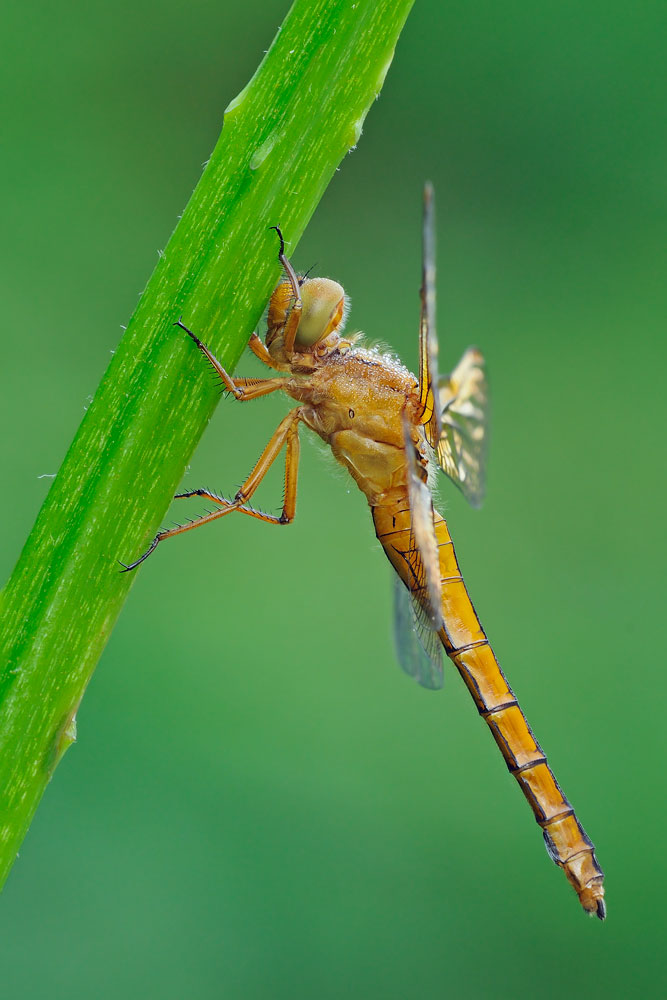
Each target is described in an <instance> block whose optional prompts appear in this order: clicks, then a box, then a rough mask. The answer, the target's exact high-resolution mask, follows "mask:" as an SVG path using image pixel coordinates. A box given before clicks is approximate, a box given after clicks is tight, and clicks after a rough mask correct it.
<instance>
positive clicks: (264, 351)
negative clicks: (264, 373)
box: [248, 333, 284, 371]
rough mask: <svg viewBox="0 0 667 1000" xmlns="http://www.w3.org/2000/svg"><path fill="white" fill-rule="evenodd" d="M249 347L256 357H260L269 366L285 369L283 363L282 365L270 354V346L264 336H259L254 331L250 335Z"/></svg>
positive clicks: (279, 369)
mask: <svg viewBox="0 0 667 1000" xmlns="http://www.w3.org/2000/svg"><path fill="white" fill-rule="evenodd" d="M248 347H249V348H250V350H251V351H252V353H253V354H254V355H255V357H256V358H259V360H260V361H261V362H263V364H265V365H268V366H269V368H275V369H276V370H277V371H283V370H284V367H283V366H282V365H280V364H279V363H278V362H277V361H274V359H273V358H272V357H271V355H270V354H269V349H268V347H267V346H266V344H265V343H264V342H263V340H262V338H261V337H258V336H257V334H256V333H252V334H251V335H250V340H249V341H248Z"/></svg>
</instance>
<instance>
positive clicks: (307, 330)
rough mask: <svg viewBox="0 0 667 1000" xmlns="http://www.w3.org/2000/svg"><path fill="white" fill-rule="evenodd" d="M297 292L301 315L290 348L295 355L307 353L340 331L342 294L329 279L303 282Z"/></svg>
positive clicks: (342, 306)
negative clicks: (292, 347)
mask: <svg viewBox="0 0 667 1000" xmlns="http://www.w3.org/2000/svg"><path fill="white" fill-rule="evenodd" d="M300 292H301V302H302V305H303V311H302V313H301V320H300V322H299V327H298V329H297V332H296V339H295V341H294V347H295V349H296V350H297V351H303V350H304V349H305V350H306V351H308V350H310V349H311V348H312V347H314V346H315V344H318V343H319V342H320V341H321V340H324V339H325V338H326V337H328V336H329V334H331V333H334V332H340V331H342V327H343V323H344V321H345V313H346V308H345V306H346V299H345V291H344V289H343V286H342V285H339V284H338V282H337V281H332V279H331V278H307V279H306V280H305V281H304V282H303V284H302V285H301V289H300Z"/></svg>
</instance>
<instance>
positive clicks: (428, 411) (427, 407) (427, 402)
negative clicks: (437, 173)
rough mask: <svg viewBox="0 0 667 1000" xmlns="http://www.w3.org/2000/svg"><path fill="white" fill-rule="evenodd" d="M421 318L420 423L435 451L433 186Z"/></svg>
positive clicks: (427, 197) (428, 196)
mask: <svg viewBox="0 0 667 1000" xmlns="http://www.w3.org/2000/svg"><path fill="white" fill-rule="evenodd" d="M420 294H421V316H420V320H419V406H420V417H419V422H420V423H421V424H423V425H424V430H425V432H426V439H427V441H428V443H429V444H430V445H431V446H432V447H433V448H435V447H436V446H437V443H438V441H439V440H440V436H441V423H440V420H441V409H442V408H441V405H440V403H439V400H438V337H437V333H436V329H435V209H434V201H433V187H432V185H431V184H426V185H425V187H424V221H423V228H422V284H421V292H420Z"/></svg>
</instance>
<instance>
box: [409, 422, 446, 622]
mask: <svg viewBox="0 0 667 1000" xmlns="http://www.w3.org/2000/svg"><path fill="white" fill-rule="evenodd" d="M403 436H404V439H405V464H406V474H407V485H408V501H409V504H410V544H409V548H408V551H407V552H405V553H403V557H404V559H405V561H406V562H407V564H408V566H409V568H410V586H409V590H410V592H411V593H412V595H413V597H414V598H415V599H416V600H417V601H418V602H419V604H420V605H421V607H422V608H423V609H424V613H425V615H426V617H427V620H428V621H429V622H430V624H431V628H432V629H433V630H434V631H435V632H437V631H438V629H440V628H442V584H441V581H440V559H439V556H438V540H437V538H436V535H435V526H434V523H433V501H432V499H431V493H430V490H429V488H428V486H427V483H426V478H427V471H426V467H425V459H424V458H423V457H422V456H421V455H420V453H419V452H418V450H417V447H416V445H415V442H414V441H413V438H412V433H411V430H410V424H409V422H408V419H407V417H406V416H405V415H404V416H403ZM418 456H419V461H418Z"/></svg>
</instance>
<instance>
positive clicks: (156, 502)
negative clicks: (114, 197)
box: [0, 0, 413, 884]
mask: <svg viewBox="0 0 667 1000" xmlns="http://www.w3.org/2000/svg"><path fill="white" fill-rule="evenodd" d="M412 3H413V0H355V2H352V0H296V2H295V3H294V6H293V7H292V9H291V10H290V12H289V13H288V15H287V17H286V19H285V21H284V23H283V25H282V27H281V30H280V31H279V32H278V34H277V36H276V38H275V40H274V42H273V45H272V46H271V48H270V50H269V52H268V53H267V55H266V57H265V58H264V60H263V61H262V63H261V65H260V67H259V68H258V70H257V72H256V73H255V75H254V77H253V78H252V80H251V81H250V82H249V84H248V85H247V86H246V87H245V88H244V90H243V91H242V92H241V93H240V94H239V95H238V96H237V97H236V99H235V100H233V101H232V102H231V104H230V105H229V106H228V108H227V110H226V112H225V115H224V129H223V132H222V134H221V136H220V139H219V140H218V142H217V144H216V147H215V149H214V151H213V154H212V156H211V159H210V161H209V163H208V165H207V167H206V169H205V171H204V173H203V175H202V177H201V179H200V181H199V184H198V185H197V187H196V189H195V191H194V194H193V195H192V198H191V200H190V202H189V204H188V206H187V208H186V210H185V212H184V214H183V217H182V219H181V221H180V222H179V224H178V226H177V227H176V229H175V231H174V233H173V235H172V237H171V239H170V241H169V244H168V246H167V247H166V250H165V252H164V254H163V255H162V257H161V259H160V261H159V263H158V266H157V268H156V270H155V272H154V273H153V275H152V277H151V279H150V281H149V283H148V285H147V287H146V290H145V292H144V294H143V296H142V298H141V300H140V302H139V305H138V307H137V310H136V312H135V313H134V315H133V316H132V319H131V321H130V323H129V325H128V328H127V331H126V333H125V335H124V337H123V339H122V341H121V343H120V345H119V347H118V350H117V351H116V353H115V355H114V358H113V360H112V362H111V364H110V366H109V368H108V370H107V372H106V373H105V375H104V376H103V378H102V381H101V383H100V386H99V388H98V390H97V393H96V395H95V399H94V401H93V403H92V405H91V406H90V408H89V409H88V412H87V413H86V416H85V418H84V420H83V422H82V424H81V427H80V428H79V431H78V433H77V435H76V437H75V439H74V441H73V443H72V445H71V447H70V449H69V451H68V453H67V456H66V458H65V460H64V462H63V465H62V468H61V470H60V472H59V474H58V476H57V478H56V480H55V481H54V483H53V485H52V487H51V490H50V492H49V494H48V497H47V498H46V501H45V503H44V506H43V507H42V510H41V511H40V513H39V516H38V518H37V521H36V523H35V526H34V528H33V530H32V532H31V534H30V536H29V538H28V540H27V542H26V545H25V547H24V549H23V552H22V554H21V557H20V559H19V562H18V564H17V566H16V568H15V570H14V572H13V574H12V576H11V578H10V580H9V582H8V583H7V586H6V587H5V589H4V591H3V592H2V595H1V596H0V643H1V644H2V648H1V649H0V884H1V883H2V882H3V881H4V879H5V878H6V876H7V873H8V872H9V869H10V867H11V865H12V863H13V860H14V857H15V856H16V852H17V850H18V847H19V845H20V843H21V841H22V839H23V837H24V835H25V832H26V830H27V828H28V825H29V823H30V820H31V818H32V816H33V813H34V811H35V809H36V807H37V804H38V802H39V800H40V798H41V796H42V793H43V791H44V789H45V787H46V784H47V783H48V781H49V778H50V777H51V774H52V773H53V770H54V768H55V766H56V764H57V763H58V761H59V760H60V758H61V756H62V754H63V753H64V751H65V750H66V749H67V747H68V746H69V745H70V744H71V742H72V741H73V739H74V716H75V713H76V710H77V708H78V705H79V703H80V701H81V698H82V696H83V692H84V690H85V687H86V685H87V683H88V681H89V679H90V676H91V674H92V671H93V669H94V667H95V664H96V663H97V660H98V658H99V656H100V654H101V652H102V650H103V648H104V645H105V643H106V641H107V639H108V638H109V635H110V633H111V630H112V628H113V625H114V623H115V621H116V618H117V617H118V614H119V612H120V610H121V608H122V605H123V602H124V600H125V598H126V596H127V594H128V591H129V588H130V586H131V584H132V579H133V574H121V573H119V572H118V564H117V561H116V560H117V559H118V558H123V557H124V558H128V557H129V556H131V555H132V554H133V553H135V552H141V551H142V548H145V547H146V544H147V542H148V540H149V539H150V538H152V537H153V536H154V534H155V532H156V529H157V527H158V526H159V523H160V521H161V519H162V517H163V516H164V514H165V511H166V509H167V507H168V505H169V502H170V500H171V497H172V495H173V494H174V492H175V490H176V487H177V485H178V483H179V481H180V480H181V478H182V476H183V473H184V470H185V467H186V465H187V463H188V461H189V459H190V456H191V455H192V452H193V451H194V448H195V446H196V444H197V442H198V440H199V438H200V436H201V434H202V433H203V430H204V428H205V426H206V424H207V422H208V420H209V418H210V416H211V413H212V411H213V409H214V406H215V403H216V401H217V392H216V391H215V390H214V389H213V388H211V387H210V386H209V384H208V381H207V380H206V379H202V378H201V367H200V365H199V364H198V360H199V359H198V358H197V357H193V352H192V351H191V350H190V347H191V345H190V344H189V343H188V342H187V339H186V338H183V337H182V336H180V335H175V331H174V330H173V328H172V324H173V323H174V321H175V320H177V319H178V317H179V316H181V315H182V316H183V319H184V322H186V323H187V324H188V326H192V327H193V329H196V330H197V332H198V333H199V335H200V336H201V337H202V339H203V340H204V341H205V342H206V343H207V344H209V345H210V347H211V349H212V350H213V351H214V352H215V354H216V356H217V357H218V358H219V360H220V363H221V364H222V365H223V366H224V367H225V368H226V369H227V370H229V371H233V369H234V367H235V365H236V363H237V361H238V359H239V357H240V355H241V352H242V350H243V348H244V346H245V344H247V342H248V338H249V336H250V333H251V331H252V330H253V329H254V326H255V325H256V323H257V321H258V320H259V317H260V314H261V311H262V309H263V307H264V305H265V303H266V301H267V299H268V296H269V293H270V291H271V288H272V286H273V284H274V283H275V281H276V279H277V277H278V273H279V265H278V261H277V256H276V245H275V234H274V233H271V232H269V226H271V225H275V224H276V223H279V224H280V226H281V228H282V231H283V232H284V233H285V236H286V240H287V241H288V245H289V247H290V251H291V250H293V248H294V245H295V243H296V241H297V240H298V238H299V237H300V235H301V233H302V232H303V230H304V228H305V226H306V224H307V222H308V220H309V218H310V216H311V215H312V213H313V211H314V209H315V207H316V206H317V203H318V201H319V199H320V197H321V196H322V194H323V192H324V190H325V188H326V186H327V184H328V183H329V181H330V179H331V177H332V176H333V173H334V171H335V169H336V167H337V166H338V164H339V163H340V161H341V159H342V158H343V157H344V156H345V154H346V153H347V152H348V151H349V150H350V149H351V148H352V147H354V145H355V144H356V143H357V141H358V139H359V136H360V134H361V128H362V124H363V121H364V118H365V116H366V114H367V112H368V109H369V107H370V105H371V104H372V102H373V100H374V99H375V98H376V97H377V95H378V93H379V91H380V89H381V87H382V84H383V81H384V77H385V74H386V72H387V69H388V67H389V65H390V63H391V60H392V57H393V52H394V46H395V45H396V41H397V39H398V36H399V34H400V31H401V28H402V27H403V24H404V22H405V19H406V17H407V15H408V13H409V11H410V8H411V6H412ZM176 333H178V331H176ZM194 353H195V354H196V352H194Z"/></svg>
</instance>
